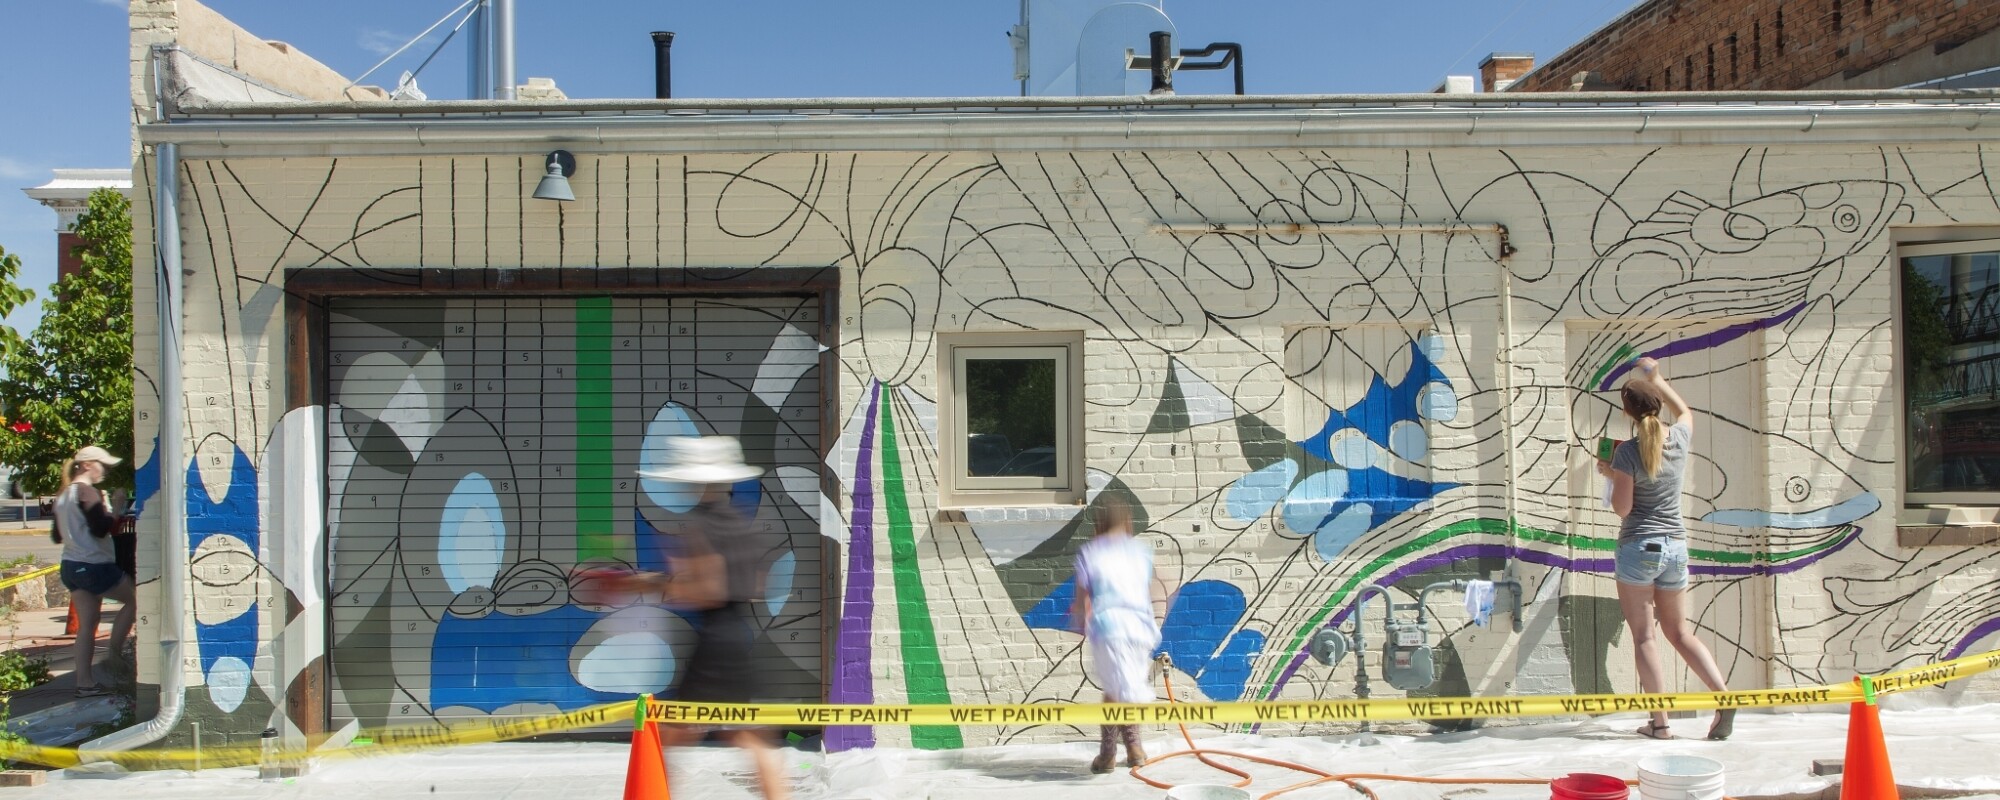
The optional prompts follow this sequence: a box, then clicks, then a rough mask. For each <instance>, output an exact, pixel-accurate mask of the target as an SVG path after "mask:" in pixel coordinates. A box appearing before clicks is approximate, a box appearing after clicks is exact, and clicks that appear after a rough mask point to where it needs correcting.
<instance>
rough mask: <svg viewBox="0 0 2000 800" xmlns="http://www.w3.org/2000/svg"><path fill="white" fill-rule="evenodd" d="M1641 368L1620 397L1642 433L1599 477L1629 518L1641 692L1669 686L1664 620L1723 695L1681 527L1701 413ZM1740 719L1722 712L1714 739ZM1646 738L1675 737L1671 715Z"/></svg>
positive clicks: (1625, 590) (1626, 583)
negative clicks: (1703, 633) (1695, 611)
mask: <svg viewBox="0 0 2000 800" xmlns="http://www.w3.org/2000/svg"><path fill="white" fill-rule="evenodd" d="M1635 366H1636V369H1634V370H1633V376H1632V377H1631V378H1629V379H1627V380H1626V381H1625V388H1624V390H1623V391H1622V392H1620V399H1621V400H1622V401H1623V403H1624V406H1625V415H1626V416H1627V417H1629V418H1631V420H1632V426H1633V428H1634V433H1635V434H1636V435H1635V436H1634V437H1633V438H1632V439H1630V440H1628V441H1625V442H1621V443H1619V445H1618V448H1617V450H1615V451H1613V453H1612V456H1611V460H1610V461H1609V462H1606V461H1599V462H1597V471H1598V472H1600V473H1603V474H1604V476H1605V477H1607V478H1610V479H1611V508H1612V510H1614V511H1617V512H1618V516H1620V517H1622V518H1623V523H1622V524H1621V525H1620V526H1619V529H1618V551H1617V558H1616V564H1617V573H1618V607H1619V609H1620V610H1622V611H1623V612H1624V615H1625V624H1626V625H1627V626H1628V627H1630V628H1631V629H1632V650H1633V654H1634V657H1635V658H1636V659H1637V660H1638V667H1639V687H1640V689H1641V690H1642V691H1645V692H1647V693H1656V692H1659V691H1661V689H1662V687H1663V686H1664V681H1663V679H1662V674H1661V666H1660V657H1659V654H1657V653H1655V652H1654V648H1653V639H1654V629H1653V622H1654V620H1655V619H1657V620H1658V621H1659V627H1660V630H1661V631H1662V632H1664V633H1665V635H1666V639H1667V643H1668V644H1670V645H1673V648H1674V650H1675V651H1676V652H1679V653H1680V655H1681V659H1682V660H1684V661H1686V662H1687V664H1688V667H1689V668H1691V669H1693V670H1694V674H1695V677H1697V678H1700V679H1701V682H1702V683H1703V684H1705V685H1707V686H1708V688H1709V690H1710V691H1717V692H1719V691H1723V688H1724V687H1723V680H1722V670H1721V669H1718V668H1717V667H1716V665H1715V656H1713V655H1711V654H1710V653H1709V652H1708V646H1707V645H1704V644H1702V642H1701V639H1700V638H1698V637H1696V636H1695V634H1694V626H1693V625H1691V624H1689V622H1688V619H1687V610H1688V600H1687V586H1688V546H1687V527H1686V526H1684V525H1682V524H1681V488H1682V485H1683V483H1684V480H1683V479H1684V476H1685V475H1686V470H1687V460H1688V451H1689V449H1690V445H1691V443H1692V442H1693V440H1694V411H1693V409H1690V408H1688V404H1687V401H1685V400H1682V399H1681V396H1680V393H1679V392H1676V391H1674V387H1673V386H1672V385H1670V384H1668V383H1667V378H1666V376H1665V375H1661V374H1660V370H1659V363H1658V362H1656V361H1654V360H1653V359H1650V358H1642V359H1639V361H1638V363H1637V364H1636V365H1635ZM1662 407H1664V408H1665V410H1666V411H1668V412H1670V413H1672V414H1673V417H1674V422H1673V424H1672V425H1669V424H1667V423H1665V422H1662V421H1661V420H1660V411H1661V409H1662ZM1735 720H1736V711H1735V710H1734V709H1726V708H1725V709H1722V710H1720V711H1717V712H1715V722H1714V724H1712V725H1710V726H1709V729H1708V738H1710V739H1727V738H1729V734H1730V731H1731V730H1732V729H1733V728H1734V725H1735ZM1639 735H1641V736H1647V737H1651V738H1654V739H1671V738H1674V737H1673V734H1672V733H1670V732H1668V730H1667V714H1666V712H1664V711H1656V712H1654V713H1653V716H1652V720H1651V721H1649V722H1647V723H1646V725H1645V727H1642V728H1640V729H1639Z"/></svg>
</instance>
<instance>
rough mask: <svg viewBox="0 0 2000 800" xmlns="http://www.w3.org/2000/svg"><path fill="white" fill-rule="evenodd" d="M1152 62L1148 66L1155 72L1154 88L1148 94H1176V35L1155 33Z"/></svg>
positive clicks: (1168, 32) (1164, 32)
mask: <svg viewBox="0 0 2000 800" xmlns="http://www.w3.org/2000/svg"><path fill="white" fill-rule="evenodd" d="M1151 38H1152V46H1153V52H1152V61H1151V62H1150V63H1149V64H1148V66H1150V67H1151V68H1152V72H1153V88H1152V90H1151V91H1149V92H1147V94H1173V93H1174V34H1173V32H1172V31H1153V33H1152V37H1151Z"/></svg>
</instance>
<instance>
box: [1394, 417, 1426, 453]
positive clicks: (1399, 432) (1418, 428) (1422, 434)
mask: <svg viewBox="0 0 2000 800" xmlns="http://www.w3.org/2000/svg"><path fill="white" fill-rule="evenodd" d="M1389 452H1391V453H1395V454H1396V455H1397V457H1399V458H1401V459H1403V460H1404V461H1408V462H1411V463H1422V462H1423V460H1424V458H1425V457H1426V456H1428V455H1430V452H1431V435H1430V432H1429V431H1426V430H1424V426H1423V424H1422V423H1418V422H1412V421H1410V420H1403V421H1401V422H1397V423H1395V424H1393V425H1390V426H1389Z"/></svg>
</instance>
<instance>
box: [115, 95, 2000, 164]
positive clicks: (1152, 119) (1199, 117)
mask: <svg viewBox="0 0 2000 800" xmlns="http://www.w3.org/2000/svg"><path fill="white" fill-rule="evenodd" d="M1846 94H1859V95H1865V96H1867V97H1869V98H1872V99H1873V100H1874V102H1870V103H1867V104H1852V105H1829V104H1806V103H1797V102H1794V103H1788V104H1782V105H1751V104H1744V105H1693V104H1686V103H1682V104H1674V105H1583V106H1578V105H1522V104H1519V103H1514V104H1511V105H1505V106H1501V107H1490V108H1489V107H1464V106H1435V105H1433V106H1424V107H1420V106H1393V105H1391V106H1380V105H1378V106H1371V107H1365V108H1364V107H1353V108H1327V107H1310V108H1309V107H1292V108H1267V109H1253V108H1221V107H1213V108H1210V107H1202V108H1185V109H1176V110H1160V109H1151V108H1147V109H1139V110H1128V111H1114V110H1107V109H1096V110H1081V109H1079V110H1073V111H1066V112H1061V113H1053V112H1037V113H1018V112H1004V111H993V110H988V111H983V112H981V111H966V110H960V111H956V112H953V113H929V114H913V113H908V112H906V111H892V110H884V109H877V110H876V111H872V112H867V113H810V112H804V111H798V110H793V111H792V112H789V113H783V114H778V113H769V114H765V113H759V114H708V113H694V112H692V111H689V112H687V113H681V112H676V111H666V112H662V111H660V110H659V108H658V107H659V106H661V105H662V104H663V103H679V102H681V101H656V100H648V101H621V102H625V103H627V104H629V105H632V106H633V107H635V108H636V107H638V106H642V105H643V106H652V107H654V108H653V111H652V112H651V113H647V114H644V115H640V114H601V115H594V114H581V113H572V114H569V115H564V116H549V115H539V116H536V115H528V116H518V115H472V116H452V115H446V114H443V113H441V111H440V110H435V109H434V110H432V111H431V112H430V113H419V112H418V111H416V110H415V108H412V109H411V110H410V111H409V112H407V113H398V114H388V115H379V116H357V115H352V114H350V115H349V116H343V117H325V116H287V117H263V118H252V117H230V118H212V119H203V118H189V117H182V118H181V121H176V122H172V123H164V124H157V123H156V124H149V125H142V126H140V127H139V130H138V135H139V137H140V139H141V141H143V142H145V143H148V144H166V143H174V144H180V145H183V146H184V147H185V148H186V149H187V153H186V154H185V157H218V156H223V155H229V156H238V157H256V156H285V155H315V156H328V155H375V156H383V155H403V154H406V155H430V154H438V153H439V152H440V148H445V150H446V151H448V152H451V153H459V154H468V155H471V154H479V153H497V154H508V155H531V154H532V155H539V153H536V152H531V151H534V150H535V147H533V146H529V147H524V145H537V144H550V145H556V144H560V145H564V146H568V147H571V148H572V149H576V150H578V151H580V152H587V153H591V154H609V153H618V152H643V151H655V152H657V151H659V150H662V149H672V150H675V151H679V152H745V151H756V152H763V151H816V150H932V149H938V148H940V147H949V148H960V149H977V150H985V151H1024V150H1091V149H1113V150H1127V149H1134V148H1142V147H1143V148H1183V149H1191V148H1214V147H1333V146H1342V147H1395V148H1407V147H1450V146H1468V145H1470V146H1498V145H1505V146H1565V145H1572V146H1573V145H1632V144H1657V145H1667V144H1739V143H1804V144H1827V143H1837V142H1861V143H1879V142H1881V141H1885V140H1887V141H1895V142H1915V141H1991V140H1992V139H1993V136H1994V134H1993V132H1992V131H1991V130H1981V129H1982V128H1983V127H1985V126H1986V125H1987V124H1994V125H1996V126H2000V93H1993V92H1987V93H1978V94H1970V93H1967V94H1961V93H1945V92H1918V93H1914V94H1915V95H1918V96H1922V97H1924V98H1928V100H1927V101H1925V102H1915V101H1914V100H1911V101H1900V102H1892V101H1889V100H1885V99H1884V98H1885V97H1886V96H1890V95H1897V94H1909V93H1880V92H1872V93H1846ZM1944 96H1950V97H1952V98H1954V99H1953V100H1952V101H1951V102H1937V100H1938V98H1940V97H1944ZM1435 97H1437V96H1433V98H1435ZM1014 99H1016V98H998V99H997V100H995V102H1001V101H1008V100H1014ZM1123 99H1125V100H1130V99H1131V98H1123ZM1038 100H1039V99H1038ZM829 102H831V101H829ZM1433 102H1436V101H1435V99H1433ZM433 105H440V106H449V105H452V104H449V103H446V104H433ZM478 105H479V106H480V107H482V108H485V107H490V104H483V103H482V104H478ZM356 107H357V106H356V105H355V104H347V105H344V106H342V108H346V109H349V110H350V111H352V110H353V109H355V108H356ZM828 107H829V108H831V107H832V106H828ZM426 108H428V107H426ZM265 110H266V111H267V112H269V111H271V109H269V108H266V109H265ZM1988 117H1994V120H1993V122H1992V123H1988V122H1987V118H1988Z"/></svg>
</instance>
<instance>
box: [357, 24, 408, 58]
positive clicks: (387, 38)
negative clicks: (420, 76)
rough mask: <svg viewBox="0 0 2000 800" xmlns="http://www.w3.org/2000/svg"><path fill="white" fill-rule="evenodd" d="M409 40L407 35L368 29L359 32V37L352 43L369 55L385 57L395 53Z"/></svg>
mask: <svg viewBox="0 0 2000 800" xmlns="http://www.w3.org/2000/svg"><path fill="white" fill-rule="evenodd" d="M409 40H410V37H409V35H408V34H403V33H397V32H395V31H385V30H381V29H379V28H369V29H365V30H363V31H361V36H360V37H358V38H356V39H355V40H354V43H355V44H356V45H359V46H360V47H361V49H363V50H366V51H368V52H370V53H374V54H375V55H378V56H386V55H388V54H390V53H393V52H396V48H398V47H402V46H403V43H404V42H408V41H409Z"/></svg>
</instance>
